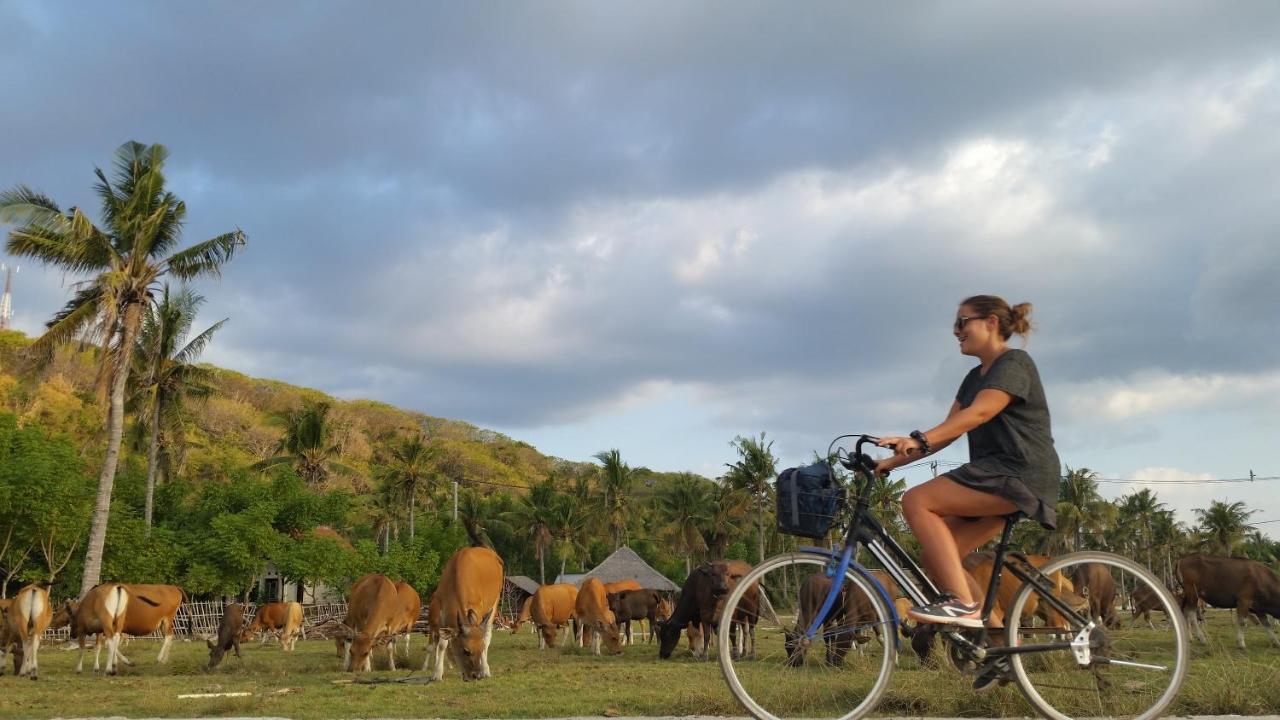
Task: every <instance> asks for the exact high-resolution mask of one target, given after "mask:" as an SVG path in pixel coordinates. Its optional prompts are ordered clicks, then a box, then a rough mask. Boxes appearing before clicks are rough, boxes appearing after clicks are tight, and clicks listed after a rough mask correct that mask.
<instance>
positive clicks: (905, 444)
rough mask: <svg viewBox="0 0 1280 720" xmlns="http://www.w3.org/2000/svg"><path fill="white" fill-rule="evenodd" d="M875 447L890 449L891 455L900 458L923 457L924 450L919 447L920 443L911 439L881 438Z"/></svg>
mask: <svg viewBox="0 0 1280 720" xmlns="http://www.w3.org/2000/svg"><path fill="white" fill-rule="evenodd" d="M876 445H878V446H879V447H882V448H891V449H892V450H893V454H894V455H895V456H897V457H901V458H912V457H917V456H921V455H924V448H922V447H921V446H920V441H919V440H916V439H915V438H912V437H882V438H880V442H878V443H876Z"/></svg>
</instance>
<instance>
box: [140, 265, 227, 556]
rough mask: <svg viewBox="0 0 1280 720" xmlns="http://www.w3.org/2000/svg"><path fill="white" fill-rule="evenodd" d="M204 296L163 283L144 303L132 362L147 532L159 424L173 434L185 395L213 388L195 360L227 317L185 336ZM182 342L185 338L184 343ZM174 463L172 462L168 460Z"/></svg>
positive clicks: (211, 375)
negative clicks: (145, 436)
mask: <svg viewBox="0 0 1280 720" xmlns="http://www.w3.org/2000/svg"><path fill="white" fill-rule="evenodd" d="M202 304H204V297H202V296H200V295H197V294H195V293H194V292H192V291H191V290H190V289H187V288H183V289H181V290H179V291H178V292H177V294H176V295H170V293H169V285H168V283H166V284H165V285H164V289H163V291H162V294H161V296H160V301H159V303H157V304H155V305H152V306H150V307H148V308H147V313H146V318H145V319H144V320H143V323H142V332H141V333H140V335H139V338H138V345H137V347H136V349H135V350H134V364H136V365H137V366H138V367H140V368H142V375H141V376H140V377H138V382H137V390H136V391H135V393H134V405H136V406H137V407H138V408H139V410H140V413H141V414H142V415H144V416H145V417H146V423H147V427H148V429H149V432H150V442H149V444H148V446H147V495H146V502H145V504H144V507H143V520H144V522H145V523H146V532H147V534H148V535H149V534H150V533H151V516H152V512H153V508H154V504H155V490H156V476H157V473H158V469H159V466H160V455H161V446H160V427H161V424H166V425H167V426H168V427H169V429H170V431H171V432H170V435H171V437H172V438H174V439H177V438H179V437H181V436H182V435H183V434H184V432H185V424H186V423H185V416H186V412H185V410H186V402H185V401H186V400H187V399H188V398H206V397H208V396H210V395H212V394H213V393H214V391H215V388H214V385H213V382H214V379H215V371H214V370H213V369H212V368H210V367H207V366H200V365H196V364H195V360H196V358H198V357H200V353H202V352H204V349H205V347H206V346H207V345H208V344H209V341H210V340H212V339H213V334H214V333H215V332H217V331H218V329H219V328H221V327H222V326H223V325H224V324H226V322H227V320H226V319H223V320H219V321H218V322H216V323H214V324H213V325H211V326H209V327H208V328H207V329H206V330H205V331H204V332H202V333H200V334H199V335H197V336H196V337H195V338H193V339H192V340H191V341H190V342H185V341H186V339H187V335H188V333H190V332H191V325H192V323H194V322H195V318H196V311H197V310H199V308H200V306H201V305H202ZM184 342H185V344H184ZM171 465H172V463H171Z"/></svg>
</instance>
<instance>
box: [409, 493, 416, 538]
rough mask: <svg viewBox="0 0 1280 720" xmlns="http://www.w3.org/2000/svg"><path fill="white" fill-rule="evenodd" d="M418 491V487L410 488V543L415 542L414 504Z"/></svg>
mask: <svg viewBox="0 0 1280 720" xmlns="http://www.w3.org/2000/svg"><path fill="white" fill-rule="evenodd" d="M416 490H417V488H416V487H413V486H412V485H410V486H409V542H413V504H414V499H415V497H414V496H416V495H417V494H418V493H417V492H415V491H416Z"/></svg>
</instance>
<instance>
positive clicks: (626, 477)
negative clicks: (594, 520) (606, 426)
mask: <svg viewBox="0 0 1280 720" xmlns="http://www.w3.org/2000/svg"><path fill="white" fill-rule="evenodd" d="M593 457H595V459H596V460H597V461H599V463H600V492H601V493H602V494H603V495H604V509H605V514H604V521H605V524H606V525H607V526H608V528H609V535H610V537H611V538H612V539H613V549H614V550H617V549H618V548H620V547H622V536H623V535H624V534H625V533H626V531H627V514H628V513H627V510H628V507H629V505H630V497H629V496H630V493H631V486H632V485H633V484H634V480H635V471H634V470H632V469H631V466H629V465H627V464H626V463H624V462H622V454H621V453H620V452H618V450H617V449H613V450H603V451H601V452H598V453H596V454H595V455H594V456H593Z"/></svg>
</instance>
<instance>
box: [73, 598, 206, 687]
mask: <svg viewBox="0 0 1280 720" xmlns="http://www.w3.org/2000/svg"><path fill="white" fill-rule="evenodd" d="M124 589H125V591H126V592H128V593H129V603H128V606H127V607H126V609H125V616H124V630H123V634H124V635H132V636H134V637H140V636H142V635H150V634H151V633H153V632H155V631H156V630H160V631H161V633H162V634H163V635H164V642H162V643H161V644H160V652H159V654H157V655H156V662H157V663H162V664H163V663H166V662H168V661H169V653H170V651H171V649H172V647H173V636H174V621H175V616H176V615H177V614H178V608H179V607H180V606H181V605H182V601H183V598H184V595H183V593H182V590H181V589H179V588H177V587H175V586H173V585H140V584H124ZM79 606H80V603H79V602H76V601H72V600H68V601H64V602H63V604H62V606H61V607H60V608H59V609H58V612H57V613H55V614H54V616H53V625H52V627H55V628H60V627H63V626H64V625H71V624H72V623H71V621H72V618H73V617H74V616H75V613H76V610H77V609H78V608H79ZM71 636H72V637H74V638H79V637H80V635H78V634H77V630H76V628H75V626H74V625H73V626H72V632H71ZM81 644H82V645H83V641H82V642H81ZM120 644H122V643H117V646H116V653H115V656H116V660H118V661H120V662H122V663H124V664H125V665H133V661H132V660H130V659H129V658H127V657H125V656H124V653H123V652H122V651H121V650H120V647H119V646H120ZM100 651H101V644H99V643H95V650H94V654H95V658H94V670H95V671H96V670H97V669H98V659H97V657H96V656H97V655H98V654H99V652H100ZM81 660H82V661H83V653H82V655H81ZM77 672H79V670H77Z"/></svg>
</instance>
